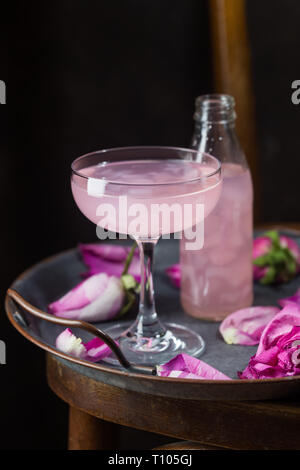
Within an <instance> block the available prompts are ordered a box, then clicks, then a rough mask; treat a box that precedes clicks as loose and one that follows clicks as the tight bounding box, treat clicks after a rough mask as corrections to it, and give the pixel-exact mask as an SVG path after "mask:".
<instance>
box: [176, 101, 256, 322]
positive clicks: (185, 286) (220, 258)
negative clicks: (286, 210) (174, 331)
mask: <svg viewBox="0 0 300 470" xmlns="http://www.w3.org/2000/svg"><path fill="white" fill-rule="evenodd" d="M234 106H235V102H234V98H233V97H232V96H229V95H221V94H220V95H219V94H213V95H203V96H199V97H198V98H197V99H196V111H195V114H194V119H195V131H194V135H193V139H192V145H191V146H192V147H193V148H196V149H198V150H200V151H201V152H206V153H210V154H212V155H214V156H215V157H217V158H218V159H219V160H220V161H221V162H222V172H223V187H222V193H221V197H220V200H219V202H218V204H217V206H216V207H215V209H214V210H213V212H212V213H211V214H210V215H209V216H208V217H207V218H206V219H205V222H204V246H203V248H202V249H201V250H198V251H187V250H186V249H185V248H184V247H185V239H183V240H182V241H181V247H180V262H181V270H182V277H181V302H182V306H183V308H184V310H185V311H186V313H188V314H189V315H191V316H193V317H197V318H201V319H205V320H211V321H220V320H222V319H223V318H225V317H226V316H227V315H228V314H229V313H231V312H233V311H235V310H237V309H240V308H243V307H248V306H250V305H251V304H252V300H253V281H252V234H253V189H252V180H251V175H250V171H249V167H248V165H247V161H246V158H245V155H244V152H243V151H242V149H241V146H240V144H239V141H238V138H237V135H236V132H235V118H236V114H235V110H234Z"/></svg>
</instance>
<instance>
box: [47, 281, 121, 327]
mask: <svg viewBox="0 0 300 470" xmlns="http://www.w3.org/2000/svg"><path fill="white" fill-rule="evenodd" d="M124 298H125V291H124V288H123V284H122V281H121V279H119V278H117V277H115V276H109V275H107V274H106V273H100V274H95V275H93V276H91V277H89V278H87V279H86V280H85V281H83V282H81V283H80V284H79V285H77V286H76V287H74V289H72V290H71V291H70V292H68V293H67V294H65V295H64V296H63V297H62V298H60V299H59V300H56V301H55V302H52V303H51V304H50V305H49V306H48V311H49V312H50V313H52V314H53V315H56V316H59V317H63V318H70V319H73V320H83V321H91V322H100V321H106V320H111V319H112V318H114V317H115V316H116V315H117V313H118V312H119V311H120V309H121V307H122V305H123V302H124Z"/></svg>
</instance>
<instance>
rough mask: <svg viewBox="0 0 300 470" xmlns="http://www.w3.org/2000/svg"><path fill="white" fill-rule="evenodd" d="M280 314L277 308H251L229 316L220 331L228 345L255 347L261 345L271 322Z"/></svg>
mask: <svg viewBox="0 0 300 470" xmlns="http://www.w3.org/2000/svg"><path fill="white" fill-rule="evenodd" d="M278 312H279V308H277V307H249V308H244V309H241V310H237V311H236V312H233V313H231V314H230V315H228V316H227V317H226V318H225V319H224V320H223V321H222V323H221V325H220V328H219V331H220V333H221V335H222V336H223V338H224V340H225V342H226V343H227V344H242V345H245V346H253V345H255V344H258V343H259V340H260V337H261V334H262V332H263V330H264V329H265V327H266V325H267V324H268V323H269V321H270V320H271V319H272V318H273V317H274V316H275V315H276V314H277V313H278Z"/></svg>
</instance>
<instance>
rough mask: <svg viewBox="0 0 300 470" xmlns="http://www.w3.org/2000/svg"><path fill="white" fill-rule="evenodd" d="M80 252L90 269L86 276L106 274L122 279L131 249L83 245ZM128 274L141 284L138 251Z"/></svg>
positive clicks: (116, 246) (103, 245) (102, 245)
mask: <svg viewBox="0 0 300 470" xmlns="http://www.w3.org/2000/svg"><path fill="white" fill-rule="evenodd" d="M79 250H80V253H81V256H82V259H83V262H84V264H85V265H86V266H87V267H88V268H89V271H88V272H87V273H85V274H84V275H85V276H92V275H94V274H97V273H100V272H105V273H107V274H109V275H111V276H116V277H120V276H121V275H122V272H123V270H124V263H125V260H126V258H127V255H128V253H129V251H130V247H122V246H119V245H111V244H110V245H109V244H81V245H79ZM128 274H131V275H132V276H133V277H134V278H135V280H136V281H137V282H140V280H141V272H140V260H139V253H138V251H137V250H135V252H134V256H133V258H132V261H131V263H130V266H129V269H128Z"/></svg>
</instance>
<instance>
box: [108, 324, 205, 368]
mask: <svg viewBox="0 0 300 470" xmlns="http://www.w3.org/2000/svg"><path fill="white" fill-rule="evenodd" d="M164 326H165V328H166V332H165V334H164V335H163V336H158V337H155V338H141V337H137V336H136V335H133V334H132V333H131V329H130V327H132V323H127V324H126V323H122V324H118V325H115V326H113V327H111V328H108V329H106V330H105V332H106V333H108V334H109V335H110V336H111V337H112V338H113V339H115V340H116V341H118V343H119V346H120V348H121V350H122V352H123V354H124V356H125V357H126V359H127V360H128V361H129V362H130V363H131V364H141V365H147V366H155V365H159V364H164V363H165V362H168V361H169V360H170V359H173V357H175V356H176V355H177V354H180V353H186V354H189V355H190V356H197V357H198V356H200V354H202V353H203V351H204V349H205V343H204V340H203V338H202V337H201V336H199V335H198V334H196V333H195V332H193V331H191V330H189V329H188V328H185V327H184V326H181V325H176V324H173V323H169V324H168V323H167V324H165V325H164ZM103 361H105V362H108V363H110V364H119V361H118V360H117V359H116V358H115V356H113V355H112V356H108V357H106V358H105V359H103Z"/></svg>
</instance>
